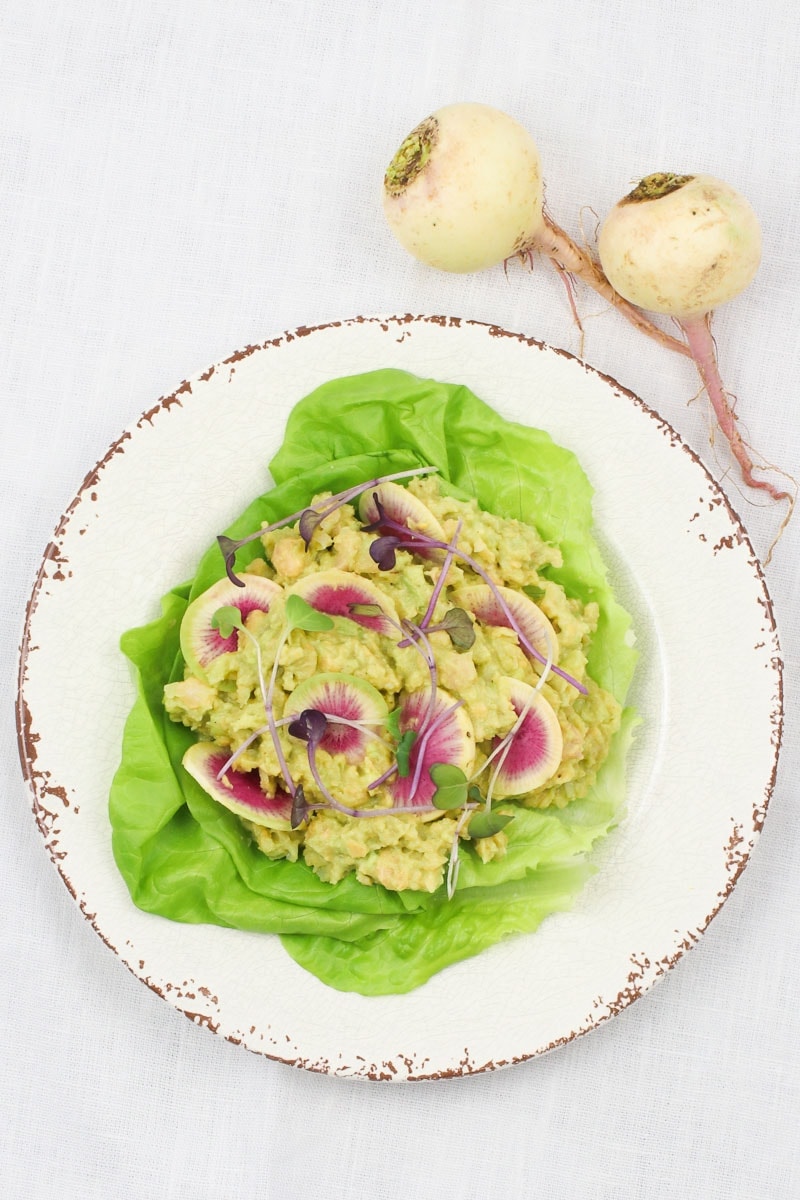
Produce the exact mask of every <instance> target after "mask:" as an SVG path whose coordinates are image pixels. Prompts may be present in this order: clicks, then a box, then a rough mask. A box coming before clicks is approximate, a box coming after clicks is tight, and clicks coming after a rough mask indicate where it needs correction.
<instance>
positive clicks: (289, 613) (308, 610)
mask: <svg viewBox="0 0 800 1200" xmlns="http://www.w3.org/2000/svg"><path fill="white" fill-rule="evenodd" d="M286 624H287V625H288V626H289V628H290V629H305V630H306V631H307V632H308V633H315V632H317V631H322V630H323V629H333V618H332V617H329V616H328V614H327V613H321V612H317V610H316V609H315V608H312V607H311V605H310V604H309V603H308V601H307V600H304V599H303V597H302V596H296V595H292V596H289V597H287V600H286Z"/></svg>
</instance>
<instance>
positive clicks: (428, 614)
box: [419, 520, 464, 629]
mask: <svg viewBox="0 0 800 1200" xmlns="http://www.w3.org/2000/svg"><path fill="white" fill-rule="evenodd" d="M463 524H464V522H463V521H461V520H459V522H458V524H457V525H456V529H455V533H454V534H453V536H452V538H451V540H450V545H449V546H448V548H447V554H446V555H445V559H444V562H443V563H442V569H441V570H440V572H439V578H438V579H437V580H436V584H435V586H434V589H433V591H432V592H431V598H430V600H429V601H428V607H427V608H426V609H425V614H424V616H423V618H422V620H421V621H420V623H419V624H420V627H421V628H422V629H427V628H428V626H429V625H430V623H431V621H432V620H433V614H434V612H435V611H436V605H437V604H438V603H439V597H440V596H441V594H442V588H443V587H444V585H445V580H446V579H447V576H448V573H449V571H450V567H451V566H452V563H453V559H454V558H455V556H456V553H457V551H458V535H459V534H460V533H461V528H462V526H463Z"/></svg>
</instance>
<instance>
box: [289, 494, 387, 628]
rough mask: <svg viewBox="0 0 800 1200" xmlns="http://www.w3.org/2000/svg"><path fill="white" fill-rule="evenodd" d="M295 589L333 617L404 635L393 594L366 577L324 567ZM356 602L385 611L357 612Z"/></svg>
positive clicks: (299, 581) (318, 609) (301, 580)
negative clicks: (353, 606) (383, 590)
mask: <svg viewBox="0 0 800 1200" xmlns="http://www.w3.org/2000/svg"><path fill="white" fill-rule="evenodd" d="M401 490H402V489H401ZM292 592H293V593H294V594H295V595H297V596H301V597H302V598H303V600H305V601H306V603H307V604H310V605H311V607H312V608H315V609H316V610H317V612H321V613H327V614H328V616H330V617H347V618H348V620H350V621H355V623H356V625H363V626H364V628H365V629H374V630H375V632H376V633H382V634H383V635H384V637H390V638H392V639H393V640H394V641H397V639H398V638H400V637H402V636H403V633H402V630H401V629H400V627H399V626H400V622H399V618H398V616H397V610H396V609H395V607H394V604H393V603H392V601H391V600H390V599H389V597H388V596H387V595H385V593H384V592H382V591H381V590H380V589H379V588H376V587H375V585H374V584H373V583H370V581H369V580H368V579H362V577H361V576H360V575H354V574H352V572H350V571H339V570H336V569H335V568H334V569H332V570H330V571H320V573H319V574H318V575H308V576H306V578H305V579H300V580H298V582H297V583H296V584H294V586H293V587H292ZM352 605H371V606H375V605H377V606H378V607H379V608H381V609H382V610H383V613H384V614H385V615H384V616H380V615H378V614H375V615H368V614H366V613H359V612H353V610H352V607H351V606H352Z"/></svg>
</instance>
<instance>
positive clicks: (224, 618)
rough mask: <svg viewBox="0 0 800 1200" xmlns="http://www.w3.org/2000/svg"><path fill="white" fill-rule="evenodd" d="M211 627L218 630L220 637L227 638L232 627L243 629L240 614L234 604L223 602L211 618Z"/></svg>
mask: <svg viewBox="0 0 800 1200" xmlns="http://www.w3.org/2000/svg"><path fill="white" fill-rule="evenodd" d="M211 628H212V629H217V630H219V634H220V636H221V637H224V638H229V637H230V636H231V634H232V633H233V631H234V629H244V623H243V621H242V614H241V612H240V611H239V609H238V608H237V607H236V605H235V604H225V605H223V607H222V608H218V609H217V611H216V612H215V613H214V615H213V617H212V618H211Z"/></svg>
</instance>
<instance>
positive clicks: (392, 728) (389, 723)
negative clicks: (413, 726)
mask: <svg viewBox="0 0 800 1200" xmlns="http://www.w3.org/2000/svg"><path fill="white" fill-rule="evenodd" d="M386 728H387V729H388V730H389V733H390V734H391V735H392V737H393V738H395V740H396V741H398V742H399V741H400V737H401V734H400V709H399V708H393V709H392V711H391V712H390V713H389V715H388V717H387V718H386Z"/></svg>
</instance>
